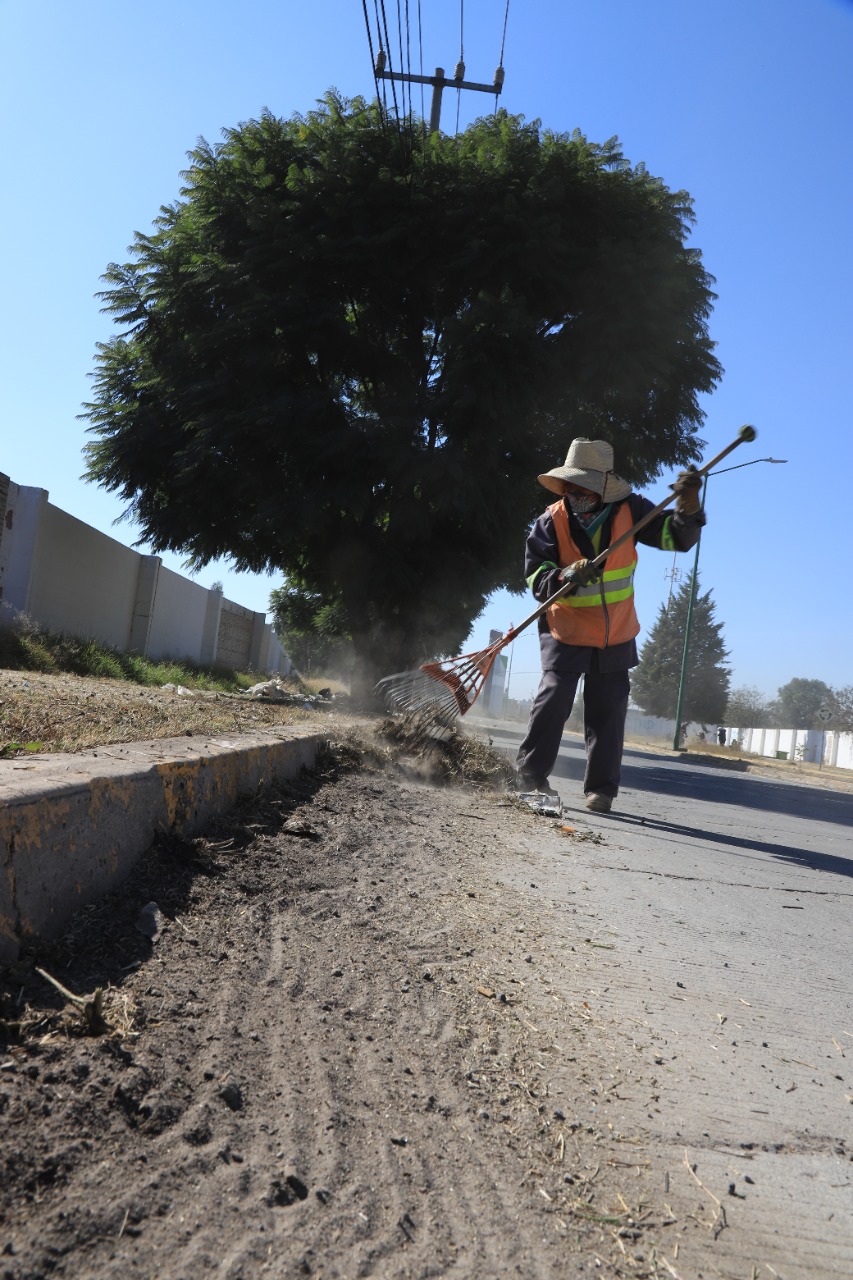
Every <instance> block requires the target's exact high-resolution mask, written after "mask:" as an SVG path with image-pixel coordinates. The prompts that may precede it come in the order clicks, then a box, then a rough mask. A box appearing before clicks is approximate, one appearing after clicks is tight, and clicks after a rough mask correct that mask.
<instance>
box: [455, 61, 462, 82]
mask: <svg viewBox="0 0 853 1280" xmlns="http://www.w3.org/2000/svg"><path fill="white" fill-rule="evenodd" d="M453 79H454V80H464V79H465V63H464V62H457V64H456V70H455V71H454V72H453Z"/></svg>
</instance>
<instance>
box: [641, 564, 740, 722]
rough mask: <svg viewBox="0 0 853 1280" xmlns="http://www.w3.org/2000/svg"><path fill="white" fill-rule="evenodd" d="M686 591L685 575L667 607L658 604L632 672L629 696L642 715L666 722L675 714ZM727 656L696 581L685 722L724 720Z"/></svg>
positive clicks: (711, 610) (710, 603) (718, 626)
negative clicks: (665, 720) (650, 628)
mask: <svg viewBox="0 0 853 1280" xmlns="http://www.w3.org/2000/svg"><path fill="white" fill-rule="evenodd" d="M691 589H692V579H688V581H687V582H685V583H684V584H683V585H682V586H681V588H680V590H679V591H678V594H677V595H675V596H673V598H672V600H671V602H670V604H669V608H667V606H666V605H661V609H660V613H659V614H658V618H657V621H656V622H655V625H654V627H653V628H652V631H651V633H650V635H649V638H648V640H647V641H646V643H645V644H644V645H643V648H642V652H641V653H640V664H639V666H638V667H637V668H636V669H635V671H634V672H633V674H632V677H631V696H632V698H633V700H634V702H635V703H636V704H637V706H638V707H639V708H640V709H641V710H642V711H643V712H644V713H645V714H646V715H650V716H664V717H665V718H666V719H669V720H671V719H673V717H674V716H675V711H676V705H677V702H678V686H679V683H680V680H681V664H682V658H683V655H684V634H685V631H686V628H687V610H688V607H689V604H690V592H691ZM727 657H728V650H727V649H726V647H725V644H724V643H723V628H722V624H721V623H719V622H717V621H716V620H715V618H714V603H713V601H712V599H711V593H710V591H708V592H706V594H705V595H702V594H701V592H700V589H699V583H698V580H697V583H696V600H695V602H694V605H693V618H692V621H691V625H690V647H689V651H688V658H687V671H686V677H685V686H684V708H683V719H684V721H685V723H686V722H688V721H691V720H693V721H696V722H698V723H699V724H719V723H721V722H722V721H723V719H724V716H725V710H726V703H727V701H728V696H729V680H730V676H731V672H730V668H729V666H728V663H727V662H726V659H727Z"/></svg>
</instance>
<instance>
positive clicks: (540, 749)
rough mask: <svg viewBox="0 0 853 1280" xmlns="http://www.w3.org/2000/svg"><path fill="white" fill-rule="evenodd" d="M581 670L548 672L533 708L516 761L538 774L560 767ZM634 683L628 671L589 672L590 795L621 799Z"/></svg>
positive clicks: (586, 680)
mask: <svg viewBox="0 0 853 1280" xmlns="http://www.w3.org/2000/svg"><path fill="white" fill-rule="evenodd" d="M579 679H580V675H579V674H577V673H572V674H570V675H558V673H557V672H556V671H544V672H543V673H542V681H541V683H540V685H539V689H538V690H537V693H536V697H535V698H534V700H533V706H532V708H531V710H530V723H529V724H528V726H527V735H526V736H525V739H524V741H523V742H522V744H521V746H520V747H519V748H518V755H517V756H516V765H517V766H518V768H519V769H524V770H525V771H526V772H527V773H530V774H532V775H533V776H534V777H537V778H547V777H548V776H549V774H550V773H551V770H552V769H553V768H554V763H555V761H556V759H557V752H558V751H559V750H560V741H561V739H562V737H563V728H564V726H565V723H566V721H567V720H568V718H569V715H570V714H571V710H572V703H573V702H574V700H575V693H576V691H577V687H578V680H579ZM630 688H631V684H630V681H629V678H628V672H627V671H607V672H603V673H602V672H599V671H589V672H587V673H586V675H585V676H584V689H583V722H584V736H585V738H586V773H585V774H584V780H583V789H584V793H585V794H586V795H589V794H590V792H592V791H596V792H598V794H599V795H605V796H610V797H611V798H615V796H616V795H617V794H618V792H619V780H620V778H621V776H622V745H623V743H624V740H625V716H626V715H627V713H628V694H629V692H630Z"/></svg>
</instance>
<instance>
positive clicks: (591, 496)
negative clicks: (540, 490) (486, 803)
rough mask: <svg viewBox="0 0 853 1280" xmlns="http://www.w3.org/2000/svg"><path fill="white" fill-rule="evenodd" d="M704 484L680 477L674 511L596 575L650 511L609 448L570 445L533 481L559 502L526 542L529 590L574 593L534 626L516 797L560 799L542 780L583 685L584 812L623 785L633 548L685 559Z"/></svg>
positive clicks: (633, 622) (543, 594)
mask: <svg viewBox="0 0 853 1280" xmlns="http://www.w3.org/2000/svg"><path fill="white" fill-rule="evenodd" d="M701 481H702V477H701V475H700V474H699V472H698V471H697V470H696V468H695V467H689V468H688V469H687V470H686V471H682V472H680V474H679V475H678V478H677V479H676V481H675V483H674V484H673V485H672V488H673V489H674V491H675V493H676V506H675V510H674V511H673V512H660V513H659V514H658V515H656V516H654V517H653V518H652V519H651V520H650V521H649V523H648V524H647V525H645V527H644V528H643V529H641V530H640V531H639V532H638V533H637V534H636V535H634V536H630V537H628V538H626V539H625V541H624V542H623V543H622V544H621V545H620V546H619V547H617V548H616V549H615V550H614V551H613V553H612V555H610V556H608V558H607V560H606V561H605V562H604V565H603V567H602V568H600V569H599V570H598V571H596V570H594V569H593V568H592V566H591V565H590V563H589V562H590V561H591V560H593V559H594V558H595V556H597V555H598V554H599V553H600V552H601V551H602V550H605V549H606V548H607V547H609V546H610V545H611V544H612V543H613V542H615V541H616V539H617V538H619V537H621V536H622V535H623V534H625V533H627V532H628V531H629V530H630V529H631V528H632V526H633V525H635V524H636V523H637V521H639V520H640V519H642V517H643V516H644V515H646V513H647V512H649V511H650V510H651V509H652V506H653V504H652V503H651V502H649V500H648V499H647V498H644V497H641V496H640V495H639V494H636V493H632V491H631V486H630V484H629V483H628V481H627V480H623V479H622V478H621V477H620V476H618V475H616V474H615V473H614V471H613V448H612V446H611V445H610V444H608V443H607V442H606V441H605V440H585V439H581V438H578V439H576V440H573V441H572V444H571V446H570V448H569V452H568V456H567V458H566V462H565V465H564V466H562V467H555V468H554V469H553V470H552V471H547V472H545V474H544V475H540V476H539V483H540V484H541V485H543V486H544V487H545V488H546V489H548V490H549V491H550V492H551V493H555V494H557V495H558V498H557V501H556V502H553V503H552V504H551V505H550V506H549V507H548V508H547V510H546V511H544V512H543V514H542V515H541V516H540V517H539V518H538V520H537V521H536V522H535V524H534V525H533V527H532V528H531V530H530V533H529V535H528V538H527V546H526V549H525V565H524V572H525V576H526V578H527V582H528V585H529V587H530V589H531V590H532V592H533V594H534V595H535V597H536V599H537V600H539V601H540V602H543V603H544V601H545V600H548V599H549V598H550V597H551V596H552V595H554V594H555V593H556V592H557V591H559V588H560V584H561V583H562V582H565V583H566V584H567V585H568V584H569V583H574V584H579V585H578V588H577V590H575V591H574V593H573V594H570V595H567V596H565V597H564V598H562V599H558V600H557V602H556V603H555V604H552V605H551V606H550V608H549V609H548V610H547V611H546V612H545V613H544V614H543V615H542V617H541V618H540V619H539V646H540V651H541V657H542V680H541V683H540V685H539V689H538V692H537V694H536V697H535V699H534V701H533V706H532V708H531V712H530V722H529V724H528V727H527V734H526V736H525V738H524V741H523V742H522V744H521V746H520V747H519V750H518V755H517V758H516V767H517V770H518V772H517V776H516V779H515V787H516V789H517V790H519V791H524V792H533V791H537V792H542V793H544V794H545V795H546V796H549V797H551V798H554V797H556V792H555V791H554V789H553V787H552V786H551V785H550V782H549V780H548V779H549V775H550V773H551V771H552V770H553V768H554V763H555V761H556V759H557V753H558V751H559V749H560V740H561V738H562V735H563V728H564V726H565V723H566V721H567V720H568V718H569V714H570V712H571V709H572V704H573V702H574V698H575V692H576V690H577V687H578V682H579V681H580V678H581V676H583V680H584V683H583V708H584V737H585V740H586V757H587V758H586V772H585V775H584V794H585V796H586V807H587V808H588V809H591V810H593V811H594V812H596V813H609V812H610V809H611V806H612V804H613V801H614V800H615V798H616V796H617V794H618V792H619V782H620V777H621V766H622V745H623V741H624V737H625V717H626V715H627V712H628V693H629V690H630V683H629V679H628V672H629V670H630V669H631V667H635V666H636V665H637V662H638V660H639V659H638V657H637V645H636V641H635V637H636V635H637V632H638V631H639V630H640V624H639V622H638V620H637V614H636V611H635V609H634V587H633V579H634V569H635V567H636V564H637V553H636V548H635V540H636V542H641V543H643V544H645V545H646V546H651V547H659V548H661V549H662V550H664V551H688V550H689V549H690V548H691V547H693V546H695V545H696V543H697V541H698V539H699V533H700V530H701V528H702V526H703V525H704V523H705V514H704V512H703V511H702V508H701V503H700V501H699V487H700V484H701Z"/></svg>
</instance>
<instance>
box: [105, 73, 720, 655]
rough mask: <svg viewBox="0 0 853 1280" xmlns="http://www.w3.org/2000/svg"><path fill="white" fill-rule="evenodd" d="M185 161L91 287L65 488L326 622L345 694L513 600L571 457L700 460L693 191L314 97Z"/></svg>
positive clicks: (590, 160)
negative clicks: (360, 671) (492, 603)
mask: <svg viewBox="0 0 853 1280" xmlns="http://www.w3.org/2000/svg"><path fill="white" fill-rule="evenodd" d="M190 159H191V165H190V168H189V170H188V171H187V173H186V174H185V179H186V185H185V187H184V188H183V190H182V192H181V199H180V200H178V201H176V202H175V203H174V204H172V205H169V206H166V207H164V208H163V209H162V211H161V215H160V217H159V218H158V219H157V222H156V225H155V229H154V231H153V233H152V234H151V235H142V234H137V235H136V239H135V243H134V244H133V246H132V249H131V251H130V252H131V253H132V256H133V261H132V262H131V263H128V264H124V265H118V264H113V265H111V266H110V267H109V269H108V271H107V273H106V276H105V281H106V284H107V288H106V290H105V292H104V293H103V294H102V295H101V296H102V298H103V300H104V303H105V309H106V310H107V311H108V312H110V313H111V314H112V315H113V317H114V319H115V321H116V323H117V324H118V325H119V326H120V327H121V329H122V335H121V336H117V337H115V338H113V339H112V340H111V341H110V342H108V343H105V344H102V345H101V346H100V347H99V349H98V353H97V357H96V364H97V368H96V372H95V374H94V387H95V390H94V399H93V402H92V403H91V404H89V405H88V406H86V414H85V415H84V416H85V417H87V418H88V420H89V422H90V424H91V426H90V431H91V432H92V434H93V436H94V439H93V440H92V442H91V443H90V444H89V446H88V447H87V463H88V466H87V471H86V475H87V478H89V479H91V480H94V481H97V482H98V483H99V484H101V485H103V486H105V487H106V488H108V489H111V490H115V491H117V492H118V493H119V494H120V495H121V497H122V498H123V499H124V500H125V502H126V503H127V508H126V510H127V514H128V515H130V516H132V517H133V518H134V519H135V520H137V521H138V522H139V524H140V527H141V530H142V541H143V542H145V543H148V544H149V545H150V546H151V547H153V548H154V549H155V550H158V551H162V550H167V549H168V550H175V551H180V552H182V553H184V554H187V555H188V556H189V557H190V560H191V563H192V564H193V565H194V566H195V567H200V566H202V565H204V564H205V563H207V562H208V561H210V560H211V559H212V558H215V557H217V556H221V555H226V556H230V557H231V558H232V559H233V561H234V562H235V564H236V566H237V567H238V568H240V569H251V570H266V569H280V570H282V571H283V573H284V574H285V575H286V577H287V578H288V580H290V581H297V582H299V583H300V585H301V586H304V588H305V590H307V591H308V592H313V593H316V594H317V595H320V596H322V597H323V598H324V599H326V600H333V599H338V600H340V602H341V603H342V605H343V609H344V611H345V615H346V618H347V629H348V630H349V632H350V634H351V636H352V641H353V645H354V648H355V651H356V654H357V656H358V658H359V661H360V663H361V664H362V667H363V668H365V669H366V674H367V673H371V674H382V673H388V672H390V671H394V670H398V669H400V668H402V667H406V666H409V665H410V664H411V663H412V662H414V661H417V660H419V659H422V658H424V657H426V656H432V655H434V654H439V653H452V652H454V651H455V650H456V648H457V646H458V645H459V644H460V643H461V641H462V640H463V639H464V638H465V636H466V634H467V632H468V630H469V627H470V624H471V621H472V620H473V619H474V618H475V617H476V616H477V614H478V613H479V612H480V610H481V609H482V607H483V604H484V602H485V600H486V599H487V597H488V595H489V594H490V593H491V592H492V591H493V590H495V589H496V588H498V587H501V586H508V587H510V588H511V589H521V588H522V587H523V583H522V582H521V565H522V547H523V543H524V537H525V533H526V529H527V526H528V523H529V521H530V520H531V518H532V517H533V516H534V515H535V514H536V513H537V511H538V509H540V508H541V507H542V505H543V495H542V491H541V490H540V489H539V487H538V485H537V484H536V480H535V476H536V475H537V473H538V472H540V471H542V470H544V469H547V468H548V467H550V466H553V465H554V464H555V463H557V462H559V461H562V459H563V457H564V456H565V452H566V449H567V447H568V444H569V442H570V440H571V439H572V437H573V436H576V435H593V436H602V437H605V438H607V439H609V440H610V441H611V442H612V444H613V445H614V447H615V449H616V454H617V457H618V459H619V469H620V471H621V472H623V473H624V474H626V475H627V476H628V477H629V478H631V479H632V480H633V481H634V482H635V483H636V484H638V485H639V484H642V483H643V482H645V481H648V480H649V479H650V478H652V477H653V476H654V475H656V474H657V473H658V472H659V470H660V469H661V467H662V466H664V465H666V466H674V465H680V464H684V463H686V462H688V461H689V460H690V459H691V458H694V457H696V456H697V453H698V451H699V448H700V446H701V443H702V442H701V441H699V440H698V438H697V435H696V432H697V430H698V428H699V426H700V424H701V421H702V417H703V415H702V412H701V410H700V409H699V406H698V402H697V397H698V395H699V393H701V392H708V391H710V390H712V388H713V387H714V385H715V383H716V382H717V380H718V378H719V376H720V373H721V370H720V367H719V365H718V363H717V361H716V359H715V358H714V355H713V351H712V346H713V344H712V343H711V342H710V340H709V337H708V332H707V319H708V316H709V314H710V309H711V303H712V299H713V297H714V295H713V293H712V292H711V287H710V286H711V284H712V279H711V277H710V276H709V275H708V274H707V272H706V271H705V270H704V268H703V266H702V263H701V258H700V255H699V252H698V251H697V250H695V249H688V248H686V247H685V243H684V241H685V238H686V235H687V233H688V231H689V227H690V224H691V222H692V212H691V204H690V199H689V197H688V196H687V194H686V193H685V192H671V191H669V190H668V189H667V188H666V186H665V185H664V184H663V182H662V181H660V179H657V178H653V177H652V176H651V175H650V174H648V173H646V171H645V169H644V168H643V167H642V166H638V167H637V168H635V169H632V168H630V166H628V165H627V163H626V162H625V161H624V160H623V159H622V157H621V155H620V152H619V149H618V145H617V142H616V140H615V139H613V140H611V141H610V142H608V143H605V144H603V145H598V144H595V143H591V142H588V141H587V140H586V139H585V138H584V137H582V136H581V135H580V134H579V133H577V132H576V133H575V134H573V135H572V136H571V137H569V136H566V135H557V134H553V133H549V132H547V131H545V130H542V129H541V128H540V127H539V125H538V123H533V124H525V123H523V121H522V119H521V118H520V117H512V116H509V115H507V114H506V113H504V112H499V113H498V114H497V115H496V116H493V117H489V118H488V119H483V120H480V121H478V122H477V123H476V124H474V125H472V126H471V127H470V128H469V129H468V130H466V131H465V132H464V133H462V134H460V135H458V136H455V137H447V136H443V135H434V136H432V137H431V138H429V139H422V140H421V141H420V142H418V143H417V145H416V146H415V147H414V150H412V149H411V148H410V147H409V146H408V145H406V146H402V145H401V143H400V138H399V135H398V134H397V133H396V131H395V130H394V129H393V128H391V127H386V120H385V119H384V117H383V115H382V113H381V110H380V108H379V107H378V106H377V105H375V104H374V105H372V106H371V105H368V104H367V103H365V102H364V101H362V100H360V99H355V100H354V101H352V102H343V101H341V100H340V99H338V98H337V97H336V96H335V95H334V94H329V95H327V98H326V100H325V102H324V104H323V105H321V106H320V108H319V109H318V110H316V111H313V112H311V113H310V114H309V115H308V116H306V117H302V116H294V117H293V118H292V119H289V120H279V119H276V118H274V117H273V116H271V115H269V114H264V115H263V116H262V117H261V119H260V120H257V121H251V122H249V123H248V124H244V125H241V126H239V127H238V128H234V129H229V130H227V131H225V134H224V141H223V142H222V143H221V145H219V146H217V147H212V146H210V145H209V144H208V143H206V142H203V141H202V142H201V143H200V144H199V146H198V147H197V148H196V150H195V151H194V152H192V153H191V156H190Z"/></svg>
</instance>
